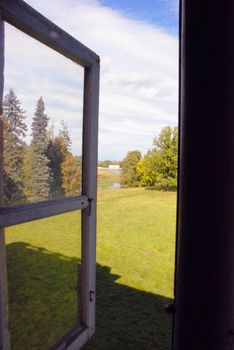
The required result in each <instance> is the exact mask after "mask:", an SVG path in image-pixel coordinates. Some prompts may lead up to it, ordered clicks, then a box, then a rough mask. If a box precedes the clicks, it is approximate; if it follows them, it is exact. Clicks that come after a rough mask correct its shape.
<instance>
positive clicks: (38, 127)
mask: <svg viewBox="0 0 234 350" xmlns="http://www.w3.org/2000/svg"><path fill="white" fill-rule="evenodd" d="M48 122H49V118H48V117H47V115H46V114H45V104H44V101H43V99H42V97H40V99H39V100H38V102H37V106H36V110H35V115H34V118H33V122H32V143H31V147H32V197H33V199H34V200H39V201H40V200H45V199H48V198H49V193H50V181H51V179H50V168H49V159H48V157H47V148H48V137H47V127H48Z"/></svg>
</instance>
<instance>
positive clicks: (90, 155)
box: [0, 0, 100, 350]
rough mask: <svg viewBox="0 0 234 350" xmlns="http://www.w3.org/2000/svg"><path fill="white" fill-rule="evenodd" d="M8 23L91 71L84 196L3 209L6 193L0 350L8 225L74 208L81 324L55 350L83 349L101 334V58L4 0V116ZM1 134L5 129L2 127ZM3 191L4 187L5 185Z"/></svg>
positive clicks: (0, 25)
mask: <svg viewBox="0 0 234 350" xmlns="http://www.w3.org/2000/svg"><path fill="white" fill-rule="evenodd" d="M4 21H6V22H8V23H10V24H11V25H13V26H14V27H16V28H17V29H19V30H21V31H22V32H24V33H26V34H28V35H29V36H31V37H33V38H35V39H37V40H38V41H40V42H41V43H43V44H45V45H46V46H48V47H50V48H51V49H53V50H55V51H57V52H59V53H60V54H62V55H64V56H65V57H67V58H69V59H71V60H72V61H74V62H76V63H78V64H80V65H81V66H82V67H84V69H85V78H84V108H83V154H82V174H83V176H82V195H81V196H77V197H71V198H65V199H56V200H50V201H45V202H39V203H32V204H25V205H17V206H14V207H1V204H2V198H3V193H1V192H2V189H1V190H0V230H1V231H0V237H1V238H0V262H1V263H2V264H3V269H2V270H1V272H0V348H1V349H2V350H9V349H10V345H9V336H8V314H7V280H6V269H5V268H4V266H5V241H4V227H6V226H10V225H16V224H19V223H22V222H26V221H31V220H37V219H41V218H44V217H49V216H52V215H57V214H61V213H65V212H69V211H72V210H77V209H80V210H82V257H81V295H80V302H81V311H80V312H81V314H80V315H79V318H80V320H81V324H80V325H77V327H75V328H74V329H73V330H71V331H70V332H69V333H68V334H67V335H65V336H64V337H63V338H61V340H59V341H58V343H57V344H55V345H54V347H53V349H54V350H56V349H57V350H58V349H69V350H77V349H80V348H81V347H82V345H84V344H85V342H86V341H87V340H88V339H89V338H90V337H91V336H92V334H93V333H94V331H95V295H96V281H95V279H96V192H97V180H96V179H97V146H98V101H99V71H100V68H99V57H98V56H97V55H96V54H95V53H94V52H93V51H91V50H90V49H88V48H87V47H86V46H84V45H83V44H81V43H80V42H79V41H78V40H76V39H74V38H73V37H71V36H70V35H69V34H67V33H66V32H64V31H63V30H62V29H60V28H59V27H57V26H56V25H55V24H54V23H52V22H51V21H49V20H48V19H46V18H45V17H44V16H42V15H41V14H40V13H38V12H37V11H35V10H34V9H33V8H32V7H30V6H29V5H27V4H26V3H25V2H24V1H22V0H0V48H1V49H2V50H0V55H1V57H0V114H2V99H3V69H4ZM0 133H1V135H2V127H1V124H0ZM2 145H3V140H2V137H1V141H0V184H1V185H2V184H3V182H2V169H3V164H2V163H3V161H2ZM1 188H3V186H1Z"/></svg>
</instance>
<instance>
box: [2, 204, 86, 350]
mask: <svg viewBox="0 0 234 350" xmlns="http://www.w3.org/2000/svg"><path fill="white" fill-rule="evenodd" d="M80 213H81V212H80V211H77V212H72V213H68V214H63V215H59V216H55V217H51V218H47V219H42V220H37V221H34V222H30V223H26V224H21V225H17V226H14V227H10V228H7V229H6V230H5V231H6V243H7V268H8V286H9V313H10V334H11V349H12V350H22V349H24V350H32V349H34V350H46V349H49V348H50V347H51V346H52V345H53V344H54V343H55V342H56V341H57V340H58V339H60V338H61V337H62V336H63V335H64V334H65V333H66V332H68V331H69V330H70V329H71V328H72V327H73V326H75V325H76V324H77V323H79V322H78V316H77V310H79V306H78V300H77V299H78V298H77V294H78V293H77V291H78V288H77V285H78V283H77V281H78V279H79V272H80V258H81V254H80V252H81V233H80V232H81V229H80V215H81V214H80Z"/></svg>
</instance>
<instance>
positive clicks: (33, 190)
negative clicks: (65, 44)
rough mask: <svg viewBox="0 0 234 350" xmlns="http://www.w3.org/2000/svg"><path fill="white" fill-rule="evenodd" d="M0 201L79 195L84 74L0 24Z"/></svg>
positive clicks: (35, 42)
mask: <svg viewBox="0 0 234 350" xmlns="http://www.w3.org/2000/svg"><path fill="white" fill-rule="evenodd" d="M5 41H6V52H5V86H4V106H3V107H4V116H3V121H4V195H5V196H4V197H5V198H4V202H5V205H12V204H13V205H14V204H19V203H26V202H36V201H43V200H47V199H52V198H62V197H67V196H74V195H79V194H80V192H81V151H82V110H83V77H84V70H83V68H82V67H80V66H79V65H77V64H75V63H74V62H72V61H70V60H68V59H67V58H65V57H63V56H62V55H60V54H58V53H56V52H54V51H53V50H51V49H50V48H48V47H46V46H45V45H43V44H41V43H39V42H37V41H36V40H34V39H32V38H31V37H29V36H27V35H26V34H23V33H22V32H21V31H19V30H17V29H15V28H14V27H12V26H10V25H9V24H6V39H5Z"/></svg>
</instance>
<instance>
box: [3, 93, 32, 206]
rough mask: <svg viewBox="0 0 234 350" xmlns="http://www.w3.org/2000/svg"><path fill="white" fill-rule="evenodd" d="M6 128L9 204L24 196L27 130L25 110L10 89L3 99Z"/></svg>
mask: <svg viewBox="0 0 234 350" xmlns="http://www.w3.org/2000/svg"><path fill="white" fill-rule="evenodd" d="M3 128H4V129H3V130H4V145H3V148H4V149H3V155H4V199H5V202H6V203H7V204H13V203H19V202H21V201H22V200H23V198H24V193H23V191H24V186H23V157H24V154H23V153H24V147H25V142H24V137H25V135H26V131H27V125H26V124H25V111H24V110H23V109H22V108H21V102H20V101H19V99H18V98H17V96H16V94H15V92H14V91H13V90H12V89H10V90H9V93H8V94H7V95H6V96H5V97H4V101H3Z"/></svg>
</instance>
